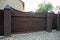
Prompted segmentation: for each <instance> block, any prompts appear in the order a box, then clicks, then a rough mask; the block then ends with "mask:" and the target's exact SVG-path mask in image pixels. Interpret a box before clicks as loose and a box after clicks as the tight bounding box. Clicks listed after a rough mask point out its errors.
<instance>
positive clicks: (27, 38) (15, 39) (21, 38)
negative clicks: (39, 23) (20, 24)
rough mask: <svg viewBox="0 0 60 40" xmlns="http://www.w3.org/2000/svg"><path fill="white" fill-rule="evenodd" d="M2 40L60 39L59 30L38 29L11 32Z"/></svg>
mask: <svg viewBox="0 0 60 40" xmlns="http://www.w3.org/2000/svg"><path fill="white" fill-rule="evenodd" d="M2 40H60V31H55V30H53V31H52V32H46V31H40V32H32V33H25V34H12V36H11V37H6V38H4V39H2Z"/></svg>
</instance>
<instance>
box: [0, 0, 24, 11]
mask: <svg viewBox="0 0 60 40" xmlns="http://www.w3.org/2000/svg"><path fill="white" fill-rule="evenodd" d="M6 5H9V6H11V7H12V8H14V9H16V10H19V11H23V10H24V2H23V1H21V0H0V10H3V9H4V8H5V6H6Z"/></svg>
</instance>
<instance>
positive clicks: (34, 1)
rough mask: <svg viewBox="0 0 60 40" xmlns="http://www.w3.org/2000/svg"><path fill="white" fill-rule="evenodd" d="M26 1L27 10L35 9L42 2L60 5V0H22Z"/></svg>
mask: <svg viewBox="0 0 60 40" xmlns="http://www.w3.org/2000/svg"><path fill="white" fill-rule="evenodd" d="M22 1H23V2H24V3H25V11H27V12H29V11H33V12H34V11H35V10H36V9H37V8H38V6H39V4H41V3H44V2H46V3H48V2H49V3H51V4H52V5H53V6H54V7H56V6H60V0H22Z"/></svg>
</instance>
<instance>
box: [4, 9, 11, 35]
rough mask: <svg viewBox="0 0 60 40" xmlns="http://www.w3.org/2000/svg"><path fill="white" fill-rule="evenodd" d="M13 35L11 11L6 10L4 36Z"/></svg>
mask: <svg viewBox="0 0 60 40" xmlns="http://www.w3.org/2000/svg"><path fill="white" fill-rule="evenodd" d="M9 35H11V9H10V8H4V36H9Z"/></svg>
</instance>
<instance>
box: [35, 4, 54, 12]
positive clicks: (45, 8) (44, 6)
mask: <svg viewBox="0 0 60 40" xmlns="http://www.w3.org/2000/svg"><path fill="white" fill-rule="evenodd" d="M52 8H53V6H52V5H51V4H50V3H48V4H41V5H40V6H39V8H38V9H37V10H36V12H37V13H41V12H47V11H48V10H51V9H52Z"/></svg>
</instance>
